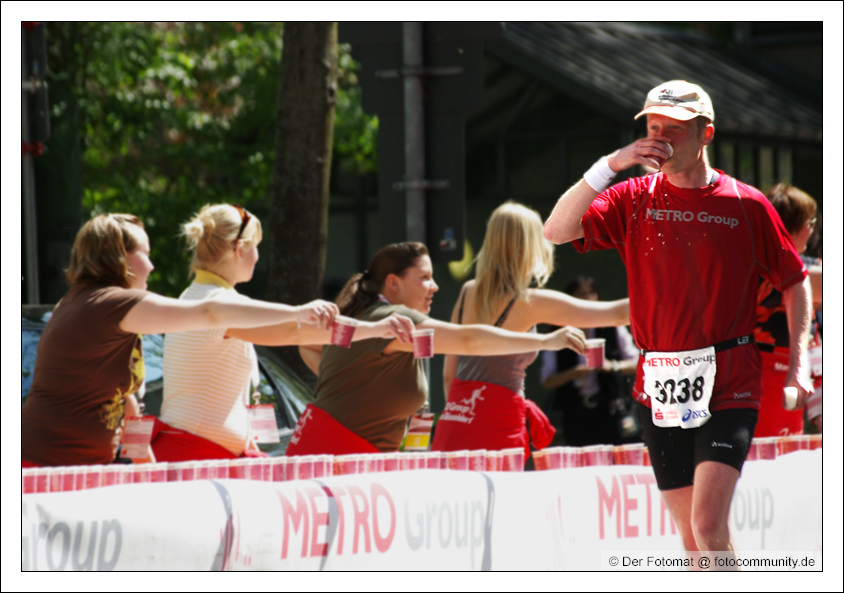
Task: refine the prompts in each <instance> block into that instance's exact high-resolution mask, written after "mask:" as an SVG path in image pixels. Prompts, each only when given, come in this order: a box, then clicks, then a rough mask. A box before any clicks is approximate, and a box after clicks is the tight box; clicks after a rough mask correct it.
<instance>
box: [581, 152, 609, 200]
mask: <svg viewBox="0 0 844 593" xmlns="http://www.w3.org/2000/svg"><path fill="white" fill-rule="evenodd" d="M613 179H615V171H613V170H612V169H611V168H610V165H609V163H608V162H607V157H605V156H602V157H601V158H599V159H598V160H597V161H595V164H594V165H592V166H591V167H589V170H588V171H586V173H584V174H583V181H585V182H586V183H587V184H588V185H589V187H591V188H592V189H594V190H595V191H596V192H598V193H601V192H602V191H604V190H605V189H607V188H608V187H609V186H610V183H612V180H613Z"/></svg>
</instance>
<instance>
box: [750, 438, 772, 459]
mask: <svg viewBox="0 0 844 593" xmlns="http://www.w3.org/2000/svg"><path fill="white" fill-rule="evenodd" d="M753 441H754V442H755V443H756V459H776V458H777V437H763V438H761V439H753Z"/></svg>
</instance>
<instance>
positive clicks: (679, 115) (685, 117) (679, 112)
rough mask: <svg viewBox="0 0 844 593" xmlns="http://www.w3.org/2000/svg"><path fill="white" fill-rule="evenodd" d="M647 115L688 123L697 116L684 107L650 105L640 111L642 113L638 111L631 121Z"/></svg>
mask: <svg viewBox="0 0 844 593" xmlns="http://www.w3.org/2000/svg"><path fill="white" fill-rule="evenodd" d="M647 113H657V114H659V115H664V116H665V117H670V118H671V119H679V120H680V121H689V120H690V119H694V118H696V117H697V116H698V115H699V114H697V113H695V112H694V111H689V110H688V109H686V108H685V107H676V106H674V105H651V106H650V107H645V108H644V109H642V111H640V112H639V114H638V115H637V116H636V117H634V118H633V119H639V118H640V117H642V116H643V115H645V114H647Z"/></svg>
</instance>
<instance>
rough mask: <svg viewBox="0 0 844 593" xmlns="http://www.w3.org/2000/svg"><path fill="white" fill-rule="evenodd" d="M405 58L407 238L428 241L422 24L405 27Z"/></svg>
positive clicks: (403, 43) (406, 24) (409, 24)
mask: <svg viewBox="0 0 844 593" xmlns="http://www.w3.org/2000/svg"><path fill="white" fill-rule="evenodd" d="M402 40H403V42H402V49H403V55H404V156H405V183H406V184H407V185H406V190H405V191H406V192H407V193H406V194H405V196H406V200H407V239H408V240H409V241H421V242H423V243H424V242H425V189H424V187H422V185H423V182H424V180H425V111H424V107H425V106H424V91H423V88H422V66H423V64H422V62H423V55H422V47H423V45H422V23H403V24H402Z"/></svg>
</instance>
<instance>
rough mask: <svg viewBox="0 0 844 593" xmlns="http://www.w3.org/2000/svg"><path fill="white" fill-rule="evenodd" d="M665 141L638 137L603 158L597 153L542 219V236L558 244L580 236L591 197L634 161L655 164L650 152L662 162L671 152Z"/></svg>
mask: <svg viewBox="0 0 844 593" xmlns="http://www.w3.org/2000/svg"><path fill="white" fill-rule="evenodd" d="M669 142H670V139H669V138H666V137H664V136H654V137H653V138H640V139H638V140H636V141H635V142H633V143H632V144H629V145H627V146H625V147H624V148H621V149H619V150H616V151H615V152H613V153H612V154H610V155H609V156H607V157H606V159H604V157H601V159H599V160H598V162H597V163H595V165H593V166H592V168H590V169H589V170H588V171H587V172H586V173H584V176H583V178H582V179H581V180H580V181H578V182H577V183H575V184H574V185H573V186H571V187H570V188H569V189H568V191H566V193H564V194H563V195H562V196H561V197H560V199H559V200H557V204H556V206H554V210H553V211H552V212H551V216H549V217H548V220H547V221H545V238H546V239H548V240H549V241H551V242H552V243H557V244H558V245H561V244H563V243H568V242H569V241H574V240H575V239H580V238H581V237H583V224H582V222H581V221H582V219H583V215H584V214H586V211H587V210H588V209H589V206H590V205H591V204H592V202H593V201H594V200H595V197H596V196H597V195H598V194H599V193H601V192H602V191H604V190H605V189H606V188H607V187H609V185H610V183H611V182H612V179H613V177H614V176H615V174H616V173H618V172H620V171H624V170H625V169H629V168H630V167H632V166H634V165H647V166H653V165H655V164H658V163H657V162H655V161H654V160H653V159H651V158H649V157H651V156H657V157H659V158H660V159H661V160H662V161H663V162H664V161H665V159H668V158H669V156H671V154H670V153H669V150H670V149H669V148H668V146H667V145H668V144H669ZM602 161H603V162H602ZM587 179H588V180H590V181H589V182H587ZM590 183H591V185H590Z"/></svg>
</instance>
